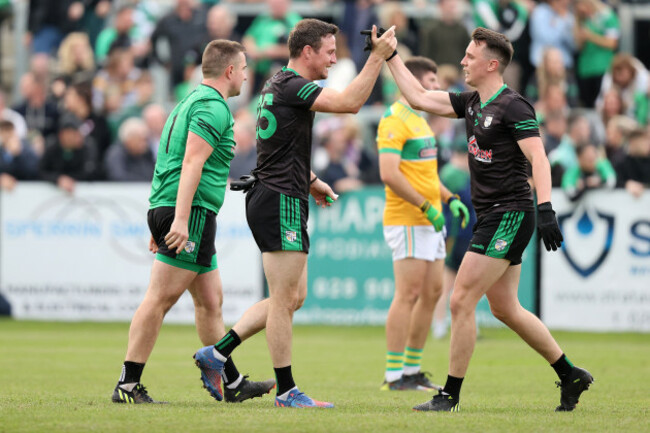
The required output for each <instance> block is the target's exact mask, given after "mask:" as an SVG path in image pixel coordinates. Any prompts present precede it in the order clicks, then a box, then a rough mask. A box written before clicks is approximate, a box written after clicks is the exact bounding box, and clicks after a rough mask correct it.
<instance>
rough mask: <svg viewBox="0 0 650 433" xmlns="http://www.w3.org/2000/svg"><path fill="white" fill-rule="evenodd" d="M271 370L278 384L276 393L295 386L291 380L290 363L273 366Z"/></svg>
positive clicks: (282, 392) (281, 392)
mask: <svg viewBox="0 0 650 433" xmlns="http://www.w3.org/2000/svg"><path fill="white" fill-rule="evenodd" d="M273 370H275V382H276V383H277V384H278V395H282V394H284V393H285V392H287V391H289V390H290V389H291V388H294V387H295V386H296V383H295V382H294V381H293V375H292V374H291V366H290V365H287V366H286V367H281V368H274V369H273Z"/></svg>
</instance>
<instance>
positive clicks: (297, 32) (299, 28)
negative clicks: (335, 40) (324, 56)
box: [287, 18, 339, 59]
mask: <svg viewBox="0 0 650 433" xmlns="http://www.w3.org/2000/svg"><path fill="white" fill-rule="evenodd" d="M338 31H339V28H338V27H337V26H335V25H334V24H330V23H326V22H325V21H321V20H317V19H315V18H306V19H304V20H300V21H299V22H298V24H296V27H294V29H293V30H292V31H291V33H290V34H289V41H288V42H287V44H288V45H289V58H291V59H297V58H298V57H300V53H302V49H303V48H305V47H306V46H307V45H309V46H310V47H312V48H313V49H314V50H315V51H318V50H320V47H321V46H322V45H323V38H324V37H325V36H327V35H335V34H337V33H338Z"/></svg>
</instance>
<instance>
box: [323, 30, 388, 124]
mask: <svg viewBox="0 0 650 433" xmlns="http://www.w3.org/2000/svg"><path fill="white" fill-rule="evenodd" d="M372 35H373V48H372V51H371V52H370V56H369V57H368V60H367V61H366V64H365V65H364V67H363V69H362V70H361V72H360V73H359V75H357V76H356V78H355V79H354V80H352V82H351V83H350V84H349V85H348V87H346V88H345V90H343V92H337V91H336V90H334V89H328V88H324V89H323V90H322V92H321V93H320V95H318V98H316V101H314V103H313V104H312V106H311V110H312V111H320V112H325V113H357V112H359V110H360V109H361V107H362V106H363V104H364V103H365V102H366V101H367V100H368V97H369V96H370V92H372V88H373V87H374V85H375V81H377V77H378V76H379V72H380V71H381V67H382V65H383V64H384V60H385V59H386V58H388V57H389V56H390V55H391V54H392V53H393V51H395V47H396V46H397V39H395V26H393V27H391V28H390V29H388V30H386V32H385V33H384V34H383V35H382V36H381V38H377V27H376V26H372Z"/></svg>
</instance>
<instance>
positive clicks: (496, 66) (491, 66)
mask: <svg viewBox="0 0 650 433" xmlns="http://www.w3.org/2000/svg"><path fill="white" fill-rule="evenodd" d="M497 69H499V61H498V60H497V59H492V60H490V63H489V64H488V71H490V72H492V71H496V70H497Z"/></svg>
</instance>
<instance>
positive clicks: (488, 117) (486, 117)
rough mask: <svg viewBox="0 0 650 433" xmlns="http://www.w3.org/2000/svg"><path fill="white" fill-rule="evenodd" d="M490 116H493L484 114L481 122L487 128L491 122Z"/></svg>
mask: <svg viewBox="0 0 650 433" xmlns="http://www.w3.org/2000/svg"><path fill="white" fill-rule="evenodd" d="M492 118H493V116H485V122H483V127H484V128H489V127H490V125H491V124H492Z"/></svg>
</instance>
